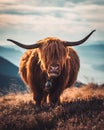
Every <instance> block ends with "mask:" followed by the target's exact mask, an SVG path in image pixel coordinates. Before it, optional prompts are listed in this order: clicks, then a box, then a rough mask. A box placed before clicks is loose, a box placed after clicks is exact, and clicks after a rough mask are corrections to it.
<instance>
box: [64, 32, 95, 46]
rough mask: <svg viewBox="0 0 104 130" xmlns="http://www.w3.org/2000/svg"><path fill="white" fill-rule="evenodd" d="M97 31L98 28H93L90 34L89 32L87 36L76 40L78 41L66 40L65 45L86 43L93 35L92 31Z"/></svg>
mask: <svg viewBox="0 0 104 130" xmlns="http://www.w3.org/2000/svg"><path fill="white" fill-rule="evenodd" d="M95 31H96V30H93V31H92V32H91V33H90V34H88V35H87V36H86V37H85V38H83V39H82V40H80V41H76V42H68V41H65V46H77V45H80V44H82V43H84V42H85V41H86V40H87V39H88V38H89V37H90V36H91V35H92V33H93V32H95Z"/></svg>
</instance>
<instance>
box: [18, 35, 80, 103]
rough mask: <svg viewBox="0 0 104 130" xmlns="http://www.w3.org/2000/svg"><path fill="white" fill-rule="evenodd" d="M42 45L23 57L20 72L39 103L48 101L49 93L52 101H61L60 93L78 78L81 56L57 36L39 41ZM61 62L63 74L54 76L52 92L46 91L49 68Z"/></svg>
mask: <svg viewBox="0 0 104 130" xmlns="http://www.w3.org/2000/svg"><path fill="white" fill-rule="evenodd" d="M38 43H39V44H40V45H41V47H40V48H38V49H31V50H27V51H26V52H25V54H24V55H23V57H22V58H21V62H20V68H19V73H20V75H21V77H22V79H23V81H24V82H25V84H27V85H28V86H29V87H30V89H31V91H32V93H33V98H34V100H35V101H36V104H37V105H40V104H41V102H46V98H47V95H48V94H49V101H50V103H56V102H58V101H59V97H60V94H61V93H62V92H63V90H64V89H65V88H67V87H70V86H71V85H72V84H73V83H74V82H75V81H76V78H77V74H78V70H79V66H80V63H79V58H78V55H77V53H76V52H75V51H74V50H73V49H72V48H71V47H66V46H64V41H61V40H59V39H57V38H50V37H49V38H46V39H43V40H41V41H39V42H38ZM57 63H58V64H59V65H60V68H61V74H60V75H59V76H58V77H57V78H54V80H53V88H52V91H51V92H50V93H47V92H45V91H44V87H45V83H46V81H47V78H48V76H47V69H48V67H49V66H50V65H51V64H57Z"/></svg>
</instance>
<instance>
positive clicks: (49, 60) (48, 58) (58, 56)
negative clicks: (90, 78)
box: [7, 30, 95, 78]
mask: <svg viewBox="0 0 104 130" xmlns="http://www.w3.org/2000/svg"><path fill="white" fill-rule="evenodd" d="M94 31H95V30H93V31H92V32H91V33H90V34H88V35H87V36H86V37H85V38H84V39H82V40H80V41H77V42H68V41H62V40H60V39H57V38H54V37H48V38H45V39H43V40H40V41H38V42H37V43H36V44H33V45H24V44H21V43H19V42H17V41H14V40H11V39H7V40H9V41H11V42H13V43H15V44H16V45H18V46H20V47H22V48H25V49H35V48H38V55H39V60H40V64H41V68H42V70H45V71H46V72H47V75H48V77H53V78H55V77H58V76H59V75H60V74H61V70H62V68H63V66H64V65H65V61H66V59H67V58H68V53H67V51H68V50H67V46H76V45H80V44H82V43H84V42H85V41H86V40H87V39H88V38H89V37H90V35H91V34H92V33H93V32H94Z"/></svg>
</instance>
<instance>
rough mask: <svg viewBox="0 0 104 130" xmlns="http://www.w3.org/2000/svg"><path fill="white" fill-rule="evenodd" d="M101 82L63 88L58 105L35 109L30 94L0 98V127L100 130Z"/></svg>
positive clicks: (103, 109)
mask: <svg viewBox="0 0 104 130" xmlns="http://www.w3.org/2000/svg"><path fill="white" fill-rule="evenodd" d="M103 128H104V85H100V86H98V85H95V84H88V85H86V86H83V87H80V88H76V87H72V88H70V89H67V90H65V91H64V92H63V94H62V95H61V104H60V105H56V106H54V107H52V106H49V104H48V105H47V106H46V107H44V109H43V111H41V112H39V113H36V112H35V102H34V101H33V100H32V95H31V94H27V93H26V94H24V95H22V94H19V93H18V94H16V95H15V94H9V95H7V96H3V97H1V98H0V130H103Z"/></svg>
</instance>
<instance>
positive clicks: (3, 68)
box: [0, 57, 19, 77]
mask: <svg viewBox="0 0 104 130" xmlns="http://www.w3.org/2000/svg"><path fill="white" fill-rule="evenodd" d="M0 74H2V75H8V76H14V77H18V76H19V75H18V67H17V66H15V65H14V64H12V63H10V62H9V61H7V60H6V59H4V58H2V57H0Z"/></svg>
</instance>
